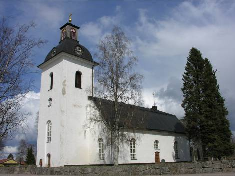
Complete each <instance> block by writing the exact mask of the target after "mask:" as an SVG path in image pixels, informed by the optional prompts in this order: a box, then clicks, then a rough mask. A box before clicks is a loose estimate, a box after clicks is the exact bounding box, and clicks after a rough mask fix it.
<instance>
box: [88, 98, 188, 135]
mask: <svg viewBox="0 0 235 176" xmlns="http://www.w3.org/2000/svg"><path fill="white" fill-rule="evenodd" d="M88 99H89V100H93V102H94V103H95V105H96V107H97V108H98V110H99V111H100V112H101V114H102V116H103V117H105V118H107V119H108V120H110V119H112V115H113V112H114V110H113V109H114V108H113V105H114V102H113V101H109V100H105V99H101V98H97V97H91V96H90V97H88ZM119 105H120V109H122V110H121V112H120V114H121V115H120V116H121V117H123V119H121V120H120V121H125V122H119V124H120V126H122V127H124V128H135V127H136V129H145V130H156V131H167V132H174V133H185V128H184V126H183V124H182V123H181V122H180V121H179V119H178V118H177V117H176V116H175V115H172V114H168V113H165V112H162V111H159V110H154V109H149V108H144V107H140V106H134V105H130V104H125V103H119ZM130 114H132V115H131V116H130ZM128 117H133V118H132V119H131V120H129V121H127V118H128ZM126 121H127V122H129V124H128V123H127V125H125V123H126Z"/></svg>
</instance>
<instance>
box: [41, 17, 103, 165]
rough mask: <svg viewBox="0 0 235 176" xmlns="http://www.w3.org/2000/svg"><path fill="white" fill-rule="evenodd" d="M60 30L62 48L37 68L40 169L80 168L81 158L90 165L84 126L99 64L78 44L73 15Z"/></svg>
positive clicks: (53, 51) (58, 46) (55, 49)
mask: <svg viewBox="0 0 235 176" xmlns="http://www.w3.org/2000/svg"><path fill="white" fill-rule="evenodd" d="M60 30H61V33H60V41H59V44H58V45H57V46H55V47H54V48H52V49H51V50H50V52H49V53H48V55H47V56H46V58H45V60H44V62H43V63H42V64H40V65H39V66H38V67H39V68H40V69H41V71H42V73H41V89H40V109H39V122H38V140H37V165H38V166H39V165H41V166H43V167H58V166H65V165H79V164H80V163H79V162H80V161H81V158H83V161H82V162H83V164H84V163H86V162H87V163H88V156H87V153H88V151H87V150H88V145H89V144H88V143H89V141H88V140H87V139H86V138H85V137H84V133H85V129H84V124H85V120H86V107H87V105H88V104H89V100H88V96H92V95H93V68H94V67H95V66H96V65H98V63H96V62H95V61H93V58H92V56H91V54H90V52H89V51H88V49H87V48H85V47H84V46H83V45H81V44H80V42H79V41H78V31H79V27H78V26H76V25H74V24H72V19H71V15H70V18H69V22H67V23H66V24H64V25H63V26H62V27H61V28H60ZM79 159H80V160H79ZM86 160H87V161H86Z"/></svg>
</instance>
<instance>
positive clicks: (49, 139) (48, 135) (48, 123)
mask: <svg viewBox="0 0 235 176" xmlns="http://www.w3.org/2000/svg"><path fill="white" fill-rule="evenodd" d="M51 133H52V123H51V121H50V120H48V121H47V127H46V135H47V143H51Z"/></svg>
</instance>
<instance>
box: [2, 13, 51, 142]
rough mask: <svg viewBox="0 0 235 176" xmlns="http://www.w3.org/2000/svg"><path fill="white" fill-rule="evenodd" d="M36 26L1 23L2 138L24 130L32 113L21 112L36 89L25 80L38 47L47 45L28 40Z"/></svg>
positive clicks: (3, 19) (32, 24) (4, 19)
mask: <svg viewBox="0 0 235 176" xmlns="http://www.w3.org/2000/svg"><path fill="white" fill-rule="evenodd" d="M34 27H35V24H34V23H33V22H32V23H30V24H24V25H21V26H18V27H11V26H9V25H8V23H7V19H6V18H4V17H3V18H2V19H1V20H0V138H2V139H4V138H6V137H7V136H9V135H11V134H12V133H13V132H14V131H15V130H16V129H17V128H18V127H20V126H22V124H23V122H24V121H25V119H26V117H27V115H28V113H22V112H20V109H21V106H22V104H21V101H22V99H23V98H24V97H25V95H26V94H27V93H28V92H29V90H30V89H31V87H32V82H31V81H25V79H24V76H25V75H27V74H29V73H30V72H32V68H33V66H34V64H33V62H32V60H31V55H32V51H33V49H34V48H35V47H40V46H42V45H43V44H44V43H45V42H46V41H44V40H41V39H34V38H32V37H29V36H28V33H29V31H30V29H31V28H34Z"/></svg>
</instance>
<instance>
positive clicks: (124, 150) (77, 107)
mask: <svg viewBox="0 0 235 176" xmlns="http://www.w3.org/2000/svg"><path fill="white" fill-rule="evenodd" d="M60 30H61V36H60V42H59V44H58V45H57V46H56V47H54V48H53V49H52V50H51V51H50V52H49V54H48V55H47V56H46V59H45V60H44V62H43V63H42V64H40V65H39V66H38V67H39V68H40V69H41V70H42V74H41V90H40V110H39V122H38V139H37V165H38V166H42V167H60V166H75V165H103V164H113V162H112V159H111V154H110V151H111V150H110V145H107V140H106V139H105V135H103V134H102V133H101V131H102V130H101V129H100V128H102V127H104V125H98V124H94V125H93V126H89V127H87V123H88V119H89V116H90V115H91V114H92V113H90V112H91V111H93V112H94V111H96V114H99V113H102V112H101V111H102V110H99V108H93V107H94V106H96V101H97V100H100V99H98V98H96V97H94V96H93V84H94V67H95V66H98V63H96V62H95V61H94V60H93V58H92V56H91V54H90V52H89V51H88V49H87V48H85V47H84V46H82V45H81V44H80V42H79V41H78V30H79V27H78V26H76V25H73V24H72V23H71V20H70V21H69V22H68V23H66V24H65V25H63V26H62V27H61V28H60ZM87 90H92V91H87ZM100 101H103V102H106V101H107V100H104V99H103V100H100ZM124 106H131V105H125V104H124ZM135 109H137V111H138V114H139V115H140V114H141V113H144V114H146V115H147V116H146V118H144V119H145V123H144V126H143V127H142V128H141V129H140V130H138V131H136V132H135V133H133V132H131V131H128V129H126V130H127V131H126V133H128V134H129V135H128V136H130V137H131V138H130V140H128V141H127V142H125V143H121V144H120V146H119V156H118V163H119V164H133V163H158V162H180V161H190V160H191V158H190V146H189V141H188V140H187V137H186V135H185V129H184V127H183V125H182V124H181V122H180V121H179V120H178V119H177V117H176V116H174V115H171V114H168V113H165V112H162V111H159V110H157V108H156V106H153V108H150V109H149V108H144V107H138V106H135Z"/></svg>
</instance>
